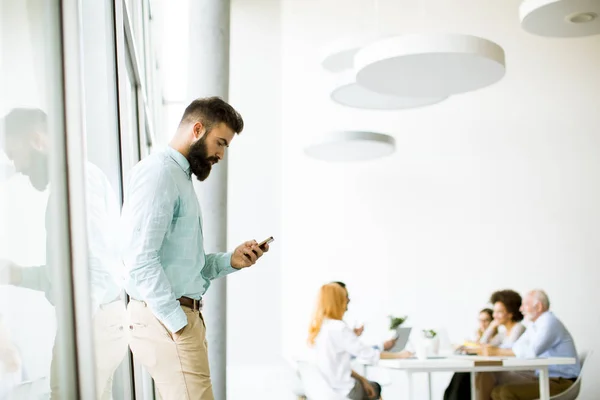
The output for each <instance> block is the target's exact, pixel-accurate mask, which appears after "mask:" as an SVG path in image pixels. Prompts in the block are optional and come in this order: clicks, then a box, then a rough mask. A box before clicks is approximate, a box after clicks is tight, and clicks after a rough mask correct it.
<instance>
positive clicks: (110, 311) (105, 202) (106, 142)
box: [82, 1, 131, 400]
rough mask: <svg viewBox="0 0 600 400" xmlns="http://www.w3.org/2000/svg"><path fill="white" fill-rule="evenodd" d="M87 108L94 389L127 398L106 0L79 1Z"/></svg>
mask: <svg viewBox="0 0 600 400" xmlns="http://www.w3.org/2000/svg"><path fill="white" fill-rule="evenodd" d="M82 7H83V8H82V18H83V24H82V27H83V64H84V65H83V71H84V84H85V89H86V90H85V94H86V96H85V109H86V121H85V125H86V144H87V162H86V164H85V169H86V181H85V185H86V207H87V219H86V220H87V225H88V245H89V249H88V256H89V268H90V272H89V278H90V286H91V287H90V289H91V291H90V293H91V298H92V310H91V315H92V322H93V335H94V350H95V352H94V356H95V362H96V391H97V393H98V396H97V398H98V399H114V400H122V399H129V398H131V368H130V366H129V358H128V357H126V355H127V354H128V348H127V337H126V333H127V331H126V323H125V318H126V315H125V296H124V292H123V287H122V284H121V282H122V280H121V272H122V271H121V268H120V265H121V263H120V260H119V253H118V239H117V237H118V235H117V233H118V218H119V213H120V204H121V168H120V155H119V132H118V121H117V115H118V114H117V107H118V106H117V92H116V72H115V65H116V61H115V38H114V34H113V32H114V28H113V24H114V22H113V10H112V6H111V3H110V2H102V1H86V2H83V3H82Z"/></svg>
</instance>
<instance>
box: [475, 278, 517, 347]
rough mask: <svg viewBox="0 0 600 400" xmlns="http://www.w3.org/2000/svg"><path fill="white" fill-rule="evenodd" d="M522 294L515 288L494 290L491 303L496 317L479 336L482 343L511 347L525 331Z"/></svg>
mask: <svg viewBox="0 0 600 400" xmlns="http://www.w3.org/2000/svg"><path fill="white" fill-rule="evenodd" d="M521 302H522V299H521V295H520V294H519V293H517V292H515V291H514V290H500V291H497V292H494V293H493V294H492V297H491V298H490V303H492V304H493V305H494V313H493V317H494V319H493V320H492V322H491V323H490V324H489V326H488V328H487V329H486V330H485V332H484V333H483V334H482V335H481V337H480V338H479V343H480V344H482V345H490V346H496V347H501V348H511V347H512V345H513V344H514V343H515V342H516V341H517V339H519V338H520V337H521V335H522V334H523V332H525V325H523V324H522V323H521V321H523V314H522V313H521V311H520V309H521Z"/></svg>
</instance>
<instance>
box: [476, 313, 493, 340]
mask: <svg viewBox="0 0 600 400" xmlns="http://www.w3.org/2000/svg"><path fill="white" fill-rule="evenodd" d="M493 319H494V311H493V310H492V309H491V308H484V309H483V310H481V311H480V312H479V320H478V322H479V326H478V327H477V330H476V331H475V335H474V337H473V339H474V342H475V343H479V341H480V340H481V337H482V336H483V333H484V332H485V331H487V329H488V327H489V326H490V324H491V323H492V320H493Z"/></svg>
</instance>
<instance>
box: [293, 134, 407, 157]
mask: <svg viewBox="0 0 600 400" xmlns="http://www.w3.org/2000/svg"><path fill="white" fill-rule="evenodd" d="M395 148H396V141H395V140H394V138H393V137H391V136H389V135H384V134H382V133H376V132H368V131H335V132H330V133H328V134H325V135H323V136H322V137H321V138H320V139H319V140H318V141H317V142H315V143H313V144H311V145H310V146H308V147H306V148H305V149H304V152H305V153H306V155H307V156H309V157H311V158H314V159H316V160H321V161H328V162H356V161H368V160H374V159H377V158H381V157H386V156H389V155H390V154H392V153H393V152H394V150H395Z"/></svg>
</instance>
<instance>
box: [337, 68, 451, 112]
mask: <svg viewBox="0 0 600 400" xmlns="http://www.w3.org/2000/svg"><path fill="white" fill-rule="evenodd" d="M331 99H332V100H333V101H334V102H336V103H338V104H341V105H343V106H346V107H352V108H359V109H363V110H389V111H391V110H404V109H409V108H418V107H423V106H428V105H432V104H436V103H439V102H441V101H443V100H445V99H446V97H402V96H394V95H389V94H384V93H377V92H373V91H372V90H369V89H367V88H365V87H363V86H361V85H359V84H358V83H356V78H355V76H354V71H346V72H342V73H340V74H339V77H338V80H337V82H336V85H335V87H334V89H333V90H332V91H331Z"/></svg>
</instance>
